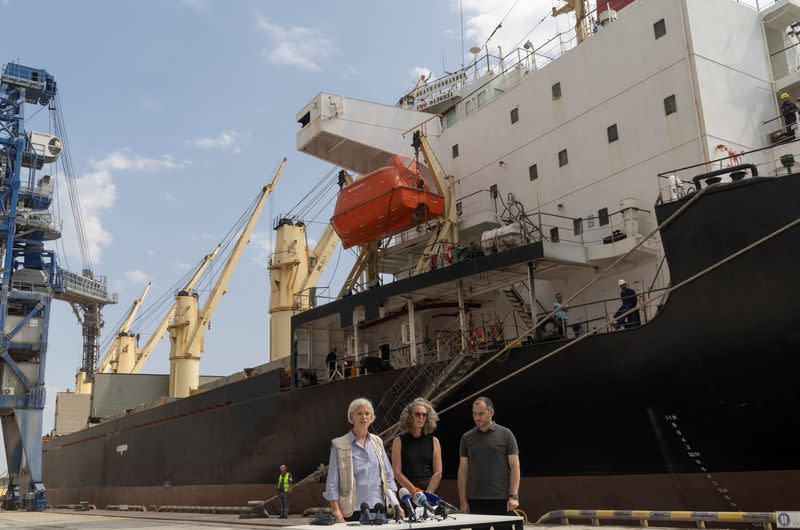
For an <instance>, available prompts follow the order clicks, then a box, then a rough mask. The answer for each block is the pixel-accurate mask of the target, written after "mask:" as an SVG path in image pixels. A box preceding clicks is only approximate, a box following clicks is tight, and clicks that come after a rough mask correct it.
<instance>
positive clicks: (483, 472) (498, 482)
mask: <svg viewBox="0 0 800 530" xmlns="http://www.w3.org/2000/svg"><path fill="white" fill-rule="evenodd" d="M493 416H494V405H493V404H492V400H490V399H489V398H487V397H479V398H477V399H476V400H475V402H474V403H473V404H472V418H473V419H474V420H475V428H474V429H470V430H469V431H467V432H465V433H464V435H463V436H462V437H461V447H460V451H459V452H460V455H461V459H460V461H459V465H458V499H459V502H460V503H461V511H462V512H464V513H478V514H486V515H507V514H508V512H511V511H512V510H514V509H516V508H517V507H518V506H519V478H520V472H519V447H517V439H516V438H514V433H512V432H511V430H509V429H507V428H506V427H503V426H500V425H498V424H496V423H494V421H493V420H492V417H493Z"/></svg>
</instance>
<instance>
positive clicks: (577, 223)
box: [572, 217, 583, 236]
mask: <svg viewBox="0 0 800 530" xmlns="http://www.w3.org/2000/svg"><path fill="white" fill-rule="evenodd" d="M572 231H573V232H575V235H576V236H579V235H581V234H583V218H582V217H578V218H577V219H573V220H572Z"/></svg>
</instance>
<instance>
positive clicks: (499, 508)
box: [467, 499, 514, 530]
mask: <svg viewBox="0 0 800 530" xmlns="http://www.w3.org/2000/svg"><path fill="white" fill-rule="evenodd" d="M507 503H508V499H500V500H495V499H467V504H469V513H474V514H478V515H514V513H513V512H509V511H507V510H506V506H507ZM486 528H489V527H487V526H479V527H476V530H477V529H486ZM512 529H513V525H510V524H502V525H495V526H494V530H512Z"/></svg>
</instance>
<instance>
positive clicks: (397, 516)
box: [386, 490, 400, 523]
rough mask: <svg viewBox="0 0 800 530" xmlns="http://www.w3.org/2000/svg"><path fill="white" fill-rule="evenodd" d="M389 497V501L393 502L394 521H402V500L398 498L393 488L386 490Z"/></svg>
mask: <svg viewBox="0 0 800 530" xmlns="http://www.w3.org/2000/svg"><path fill="white" fill-rule="evenodd" d="M386 494H387V497H389V502H390V503H392V511H393V512H394V522H396V523H399V522H400V502H399V501H398V500H397V495H395V494H394V492H393V491H392V490H388V491H387V492H386Z"/></svg>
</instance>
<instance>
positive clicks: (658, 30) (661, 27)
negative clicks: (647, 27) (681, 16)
mask: <svg viewBox="0 0 800 530" xmlns="http://www.w3.org/2000/svg"><path fill="white" fill-rule="evenodd" d="M653 32H654V33H655V34H656V39H660V38H661V37H663V36H664V35H666V34H667V23H666V22H665V21H664V19H663V18H662V19H661V20H659V21H658V22H656V23H655V24H653Z"/></svg>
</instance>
